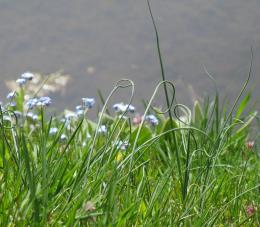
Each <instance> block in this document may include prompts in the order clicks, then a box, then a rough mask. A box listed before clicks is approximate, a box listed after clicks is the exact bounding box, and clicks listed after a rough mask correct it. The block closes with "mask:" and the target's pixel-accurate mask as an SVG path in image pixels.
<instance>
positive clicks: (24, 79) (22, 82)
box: [16, 72, 34, 87]
mask: <svg viewBox="0 0 260 227" xmlns="http://www.w3.org/2000/svg"><path fill="white" fill-rule="evenodd" d="M33 77H34V75H33V73H31V72H25V73H23V74H22V75H21V77H20V78H18V79H17V80H16V83H17V84H18V85H19V86H21V87H22V86H24V85H25V84H26V83H27V81H29V80H32V79H33Z"/></svg>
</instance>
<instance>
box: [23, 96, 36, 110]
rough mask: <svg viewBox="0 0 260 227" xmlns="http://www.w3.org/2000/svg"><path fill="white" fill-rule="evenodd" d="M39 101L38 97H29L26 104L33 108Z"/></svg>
mask: <svg viewBox="0 0 260 227" xmlns="http://www.w3.org/2000/svg"><path fill="white" fill-rule="evenodd" d="M37 102H38V99H36V98H33V99H29V100H28V101H27V103H26V104H27V106H28V108H29V109H33V108H34V107H35V106H36V105H37Z"/></svg>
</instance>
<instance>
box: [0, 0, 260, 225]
mask: <svg viewBox="0 0 260 227" xmlns="http://www.w3.org/2000/svg"><path fill="white" fill-rule="evenodd" d="M147 2H148V6H149V10H150V13H151V17H152V21H153V25H154V29H155V33H156V40H157V50H158V55H159V60H160V67H161V72H162V81H161V82H160V83H159V84H158V86H157V87H156V89H155V91H154V93H153V95H152V97H151V99H150V101H149V102H148V103H147V104H146V110H145V112H144V114H143V115H140V114H136V115H134V116H132V115H131V114H134V113H135V112H136V110H135V107H134V106H132V105H131V102H132V97H133V94H134V84H133V82H132V81H130V80H126V79H123V80H121V81H119V82H117V83H116V85H115V87H114V88H113V90H112V91H111V93H110V94H109V96H108V98H107V99H106V100H105V99H104V98H103V97H102V95H101V92H100V91H99V95H100V97H101V102H102V103H103V108H102V110H101V112H100V113H99V115H98V120H97V121H92V120H90V119H89V118H88V111H90V110H91V108H92V107H93V105H94V103H95V100H94V99H93V98H83V99H82V104H81V105H79V106H77V107H76V110H75V111H65V112H64V115H63V116H52V117H50V114H48V110H46V109H47V108H48V107H49V106H50V105H51V104H52V100H51V99H50V98H49V97H46V96H43V95H41V94H40V93H39V91H40V89H38V88H37V90H36V92H35V93H34V94H30V95H28V94H26V93H27V91H28V89H27V87H26V86H29V85H28V84H30V81H29V80H33V76H34V75H33V74H32V73H29V72H27V73H26V74H23V75H22V76H21V78H20V79H18V80H17V83H18V85H19V89H16V91H14V92H11V93H9V94H8V96H7V99H8V101H7V103H5V104H3V103H0V104H1V105H0V201H1V203H0V223H1V225H2V226H230V225H232V226H259V225H260V214H259V209H260V208H259V202H260V201H259V200H260V199H259V192H260V181H259V178H260V175H259V163H260V162H259V158H260V155H259V150H258V149H259V144H258V143H259V142H258V138H259V133H258V130H255V131H252V130H251V127H250V126H251V125H252V121H253V120H254V119H256V124H255V125H257V124H258V126H260V123H259V122H260V121H259V118H258V116H257V113H256V112H254V111H248V109H247V104H248V102H249V99H250V95H245V96H244V98H243V99H242V100H241V96H242V94H243V93H244V90H245V88H246V86H247V83H248V81H249V79H250V75H251V68H252V60H251V65H250V70H249V74H248V78H247V80H246V82H245V84H244V85H243V88H242V89H241V92H240V94H239V95H238V97H237V99H236V100H235V102H234V105H233V106H231V107H230V106H228V105H225V104H224V105H220V102H219V95H218V93H216V95H215V98H214V99H213V101H210V100H209V99H206V100H205V101H204V102H202V103H201V102H198V101H196V102H195V103H194V107H193V109H192V110H190V109H189V108H188V107H186V106H184V105H182V104H175V105H173V104H174V96H173V97H172V98H171V97H169V94H175V90H174V86H173V84H172V83H171V82H169V81H167V80H166V78H165V75H164V66H163V61H162V57H161V52H160V45H159V36H158V32H157V28H156V25H155V21H154V18H153V16H152V11H151V7H150V4H149V1H147ZM47 79H48V78H47ZM44 83H46V81H45V82H44ZM44 83H43V84H44ZM161 86H163V88H164V92H165V100H166V104H167V109H166V110H165V111H163V110H161V109H158V108H155V107H153V106H152V102H153V99H154V97H155V96H156V94H157V91H158V89H159V88H160V87H161ZM122 88H124V89H126V88H131V91H132V95H131V97H130V100H129V104H124V103H117V104H115V105H114V106H113V109H114V111H115V114H111V113H110V111H109V100H110V98H111V97H112V96H113V94H114V93H115V92H116V91H117V90H118V89H122ZM169 88H171V89H172V90H173V91H172V92H169V91H168V89H169ZM240 100H241V101H240Z"/></svg>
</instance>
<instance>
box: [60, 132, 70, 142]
mask: <svg viewBox="0 0 260 227" xmlns="http://www.w3.org/2000/svg"><path fill="white" fill-rule="evenodd" d="M67 139H68V138H67V136H66V135H65V134H62V135H61V136H60V141H61V142H66V140H67Z"/></svg>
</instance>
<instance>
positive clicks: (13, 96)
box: [0, 72, 159, 150]
mask: <svg viewBox="0 0 260 227" xmlns="http://www.w3.org/2000/svg"><path fill="white" fill-rule="evenodd" d="M33 78H34V74H33V73H31V72H25V73H23V74H22V75H21V76H20V78H18V79H17V80H16V83H17V84H18V85H19V86H20V88H21V89H23V87H24V86H25V85H26V84H27V82H28V81H31V80H33ZM18 93H19V92H17V91H12V92H10V93H8V94H7V96H6V98H7V100H8V103H7V104H6V105H4V104H3V103H2V102H0V106H1V109H2V110H5V109H7V110H8V109H9V108H12V109H11V110H12V111H13V113H15V116H16V118H21V117H23V116H24V117H26V119H28V120H30V122H37V120H38V119H39V116H38V115H37V114H35V113H34V111H33V109H36V110H37V108H38V107H41V108H43V107H48V106H50V105H51V103H52V100H51V98H50V97H47V96H44V97H32V98H30V99H28V100H27V102H26V107H27V108H25V109H27V110H28V111H26V113H22V112H20V111H18V110H17V108H16V106H17V104H16V100H17V95H18ZM94 104H95V99H94V98H88V97H86V98H82V99H81V104H80V105H78V106H76V108H75V111H74V112H73V111H68V112H67V113H66V114H65V115H64V118H62V119H61V121H62V122H64V123H65V128H66V129H68V130H69V129H71V127H73V124H72V122H73V120H77V119H78V118H83V117H84V116H85V115H86V113H87V112H88V110H90V109H92V108H93V106H94ZM112 108H113V110H114V111H115V113H116V115H117V116H118V117H120V116H121V117H122V118H127V119H128V118H129V116H128V113H131V114H133V113H135V111H136V108H135V107H134V106H133V105H131V104H125V103H116V104H114V105H113V106H112ZM22 111H24V110H22ZM122 115H124V116H122ZM4 118H5V119H7V118H8V119H9V118H10V117H9V116H8V115H6V116H4ZM142 119H143V117H141V116H140V115H139V114H136V115H135V116H134V117H133V124H136V125H138V124H140V123H141V121H142ZM145 121H146V122H148V123H149V124H150V125H151V126H156V125H158V124H159V120H158V119H157V118H156V116H154V115H147V116H146V117H145ZM58 131H59V129H58V128H56V127H51V128H50V130H49V135H50V136H55V135H56V134H57V133H58ZM97 132H98V133H99V134H106V133H107V132H108V128H107V126H106V125H101V126H100V127H99V128H98V129H97ZM87 135H88V136H87V138H88V139H89V138H90V137H91V136H90V134H89V133H87ZM67 139H68V137H67V135H66V134H65V132H64V133H63V134H61V136H60V141H61V143H64V142H66V141H67ZM116 146H117V148H118V149H122V150H125V149H126V148H127V146H128V144H127V143H125V142H122V141H119V142H118V144H116Z"/></svg>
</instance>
